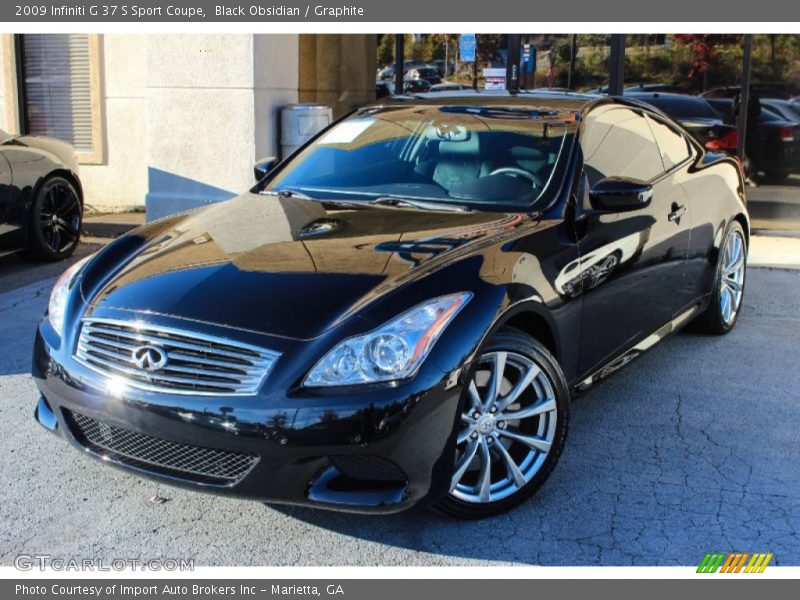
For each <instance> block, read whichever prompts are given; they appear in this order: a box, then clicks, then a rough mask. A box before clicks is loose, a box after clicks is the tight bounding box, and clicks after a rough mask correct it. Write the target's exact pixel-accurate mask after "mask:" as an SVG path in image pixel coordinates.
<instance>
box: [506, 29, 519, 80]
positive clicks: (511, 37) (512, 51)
mask: <svg viewBox="0 0 800 600" xmlns="http://www.w3.org/2000/svg"><path fill="white" fill-rule="evenodd" d="M519 50H520V35H519V34H518V33H509V34H508V38H507V44H506V89H507V90H508V91H509V92H512V93H513V92H518V91H519Z"/></svg>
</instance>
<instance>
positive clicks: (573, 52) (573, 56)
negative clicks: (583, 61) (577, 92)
mask: <svg viewBox="0 0 800 600" xmlns="http://www.w3.org/2000/svg"><path fill="white" fill-rule="evenodd" d="M577 60H578V34H577V33H573V34H572V47H571V48H570V53H569V74H568V75H567V89H568V90H572V80H573V79H574V78H575V61H577Z"/></svg>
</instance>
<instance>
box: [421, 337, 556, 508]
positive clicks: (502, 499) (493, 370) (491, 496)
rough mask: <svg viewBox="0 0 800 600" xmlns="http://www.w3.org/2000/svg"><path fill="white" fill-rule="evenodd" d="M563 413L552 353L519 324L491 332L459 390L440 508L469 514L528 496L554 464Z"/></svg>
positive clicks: (514, 504) (511, 503) (502, 506)
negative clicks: (449, 464) (450, 470)
mask: <svg viewBox="0 0 800 600" xmlns="http://www.w3.org/2000/svg"><path fill="white" fill-rule="evenodd" d="M568 419H569V392H568V388H567V384H566V381H565V379H564V375H563V373H562V372H561V369H560V367H559V365H558V363H557V362H556V360H555V358H553V356H552V355H551V354H550V352H548V350H547V349H546V348H545V347H544V346H543V345H542V344H541V343H539V342H538V341H536V340H535V339H533V338H531V337H529V336H527V335H525V334H523V333H522V332H520V331H517V330H513V329H504V330H501V331H500V332H498V333H497V334H495V335H494V336H493V337H492V338H491V340H490V341H489V343H488V344H487V345H486V347H485V348H484V349H483V351H482V353H481V355H480V357H479V358H478V360H477V361H476V364H475V366H474V368H473V373H472V375H471V378H470V383H469V385H468V387H467V389H466V390H465V392H464V397H463V398H462V404H461V415H460V419H459V423H458V424H457V425H456V428H457V433H456V435H457V446H456V460H455V465H454V466H453V473H452V479H451V482H450V491H449V493H448V494H447V496H445V497H444V498H443V499H442V500H441V501H440V502H439V503H438V504H437V508H438V509H439V510H440V511H442V512H444V513H447V514H449V515H452V516H456V517H460V518H464V519H474V518H481V517H487V516H491V515H495V514H499V513H501V512H504V511H507V510H509V509H511V508H513V507H515V506H517V505H518V504H520V503H522V502H524V501H525V500H527V499H528V498H529V497H530V496H531V495H533V493H534V492H535V491H536V490H537V489H538V488H539V487H540V486H541V485H542V484H543V483H544V482H545V480H546V479H547V477H548V476H549V475H550V473H551V472H552V470H553V467H555V464H556V462H557V461H558V457H559V456H560V454H561V451H562V449H563V447H564V440H565V438H566V434H567V423H568Z"/></svg>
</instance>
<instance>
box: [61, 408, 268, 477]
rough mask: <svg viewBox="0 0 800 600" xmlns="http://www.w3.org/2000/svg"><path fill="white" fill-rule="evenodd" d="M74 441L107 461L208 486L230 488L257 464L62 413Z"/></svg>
mask: <svg viewBox="0 0 800 600" xmlns="http://www.w3.org/2000/svg"><path fill="white" fill-rule="evenodd" d="M64 412H65V416H66V417H67V422H68V423H69V425H70V428H71V429H72V433H73V434H74V435H75V437H76V439H77V440H78V441H79V442H80V443H81V444H83V445H84V446H86V447H87V448H89V449H90V450H92V451H94V452H95V453H98V454H101V455H103V456H106V457H108V458H109V459H110V460H112V461H114V462H118V463H122V464H125V465H129V466H132V467H136V468H139V469H143V470H147V471H151V472H155V473H160V474H163V475H170V476H173V477H180V478H182V479H188V480H191V481H195V482H197V483H204V484H209V485H233V484H235V483H236V482H238V481H239V480H241V479H242V478H243V477H244V476H245V475H247V473H248V472H249V471H250V469H252V468H253V466H255V464H256V463H257V462H258V457H257V456H252V455H249V454H242V453H239V452H230V451H228V450H218V449H215V448H203V447H200V446H191V445H189V444H179V443H177V442H170V441H167V440H162V439H160V438H156V437H152V436H149V435H145V434H143V433H136V432H135V431H130V430H128V429H123V428H121V427H116V426H115V425H108V424H107V423H102V422H100V421H97V420H96V419H93V418H91V417H87V416H86V415H83V414H81V413H78V412H74V411H66V410H65V411H64Z"/></svg>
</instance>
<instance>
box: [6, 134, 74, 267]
mask: <svg viewBox="0 0 800 600" xmlns="http://www.w3.org/2000/svg"><path fill="white" fill-rule="evenodd" d="M82 219H83V196H82V190H81V183H80V179H79V178H78V163H77V160H76V159H75V151H74V149H73V147H72V146H71V145H70V144H67V143H66V142H62V141H60V140H56V139H52V138H47V137H39V136H27V135H22V136H20V135H11V134H9V133H6V132H5V131H2V130H0V256H3V255H5V254H9V253H12V252H18V251H20V250H27V251H28V253H29V254H30V255H31V256H33V257H35V258H38V259H42V260H61V259H64V258H67V257H68V256H70V255H71V254H72V253H73V252H74V251H75V248H76V247H77V245H78V242H79V241H80V234H81V224H82Z"/></svg>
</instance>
